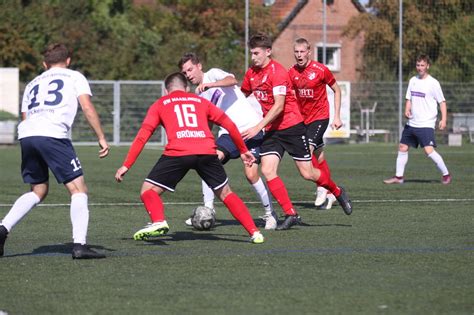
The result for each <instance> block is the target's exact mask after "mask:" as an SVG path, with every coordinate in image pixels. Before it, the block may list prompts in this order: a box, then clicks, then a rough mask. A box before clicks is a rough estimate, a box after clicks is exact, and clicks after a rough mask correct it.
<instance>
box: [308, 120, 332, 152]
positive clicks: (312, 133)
mask: <svg viewBox="0 0 474 315" xmlns="http://www.w3.org/2000/svg"><path fill="white" fill-rule="evenodd" d="M328 126H329V119H323V120H315V121H313V122H311V123H309V124H308V125H306V136H307V137H308V142H309V144H310V145H312V146H313V147H314V148H315V149H319V148H321V147H323V146H324V140H323V136H324V133H325V132H326V130H327V129H328Z"/></svg>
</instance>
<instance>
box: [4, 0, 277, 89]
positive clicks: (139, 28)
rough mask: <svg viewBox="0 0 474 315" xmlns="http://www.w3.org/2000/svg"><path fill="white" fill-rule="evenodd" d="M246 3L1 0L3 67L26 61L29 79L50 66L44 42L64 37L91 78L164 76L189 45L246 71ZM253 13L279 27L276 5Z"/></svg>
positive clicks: (270, 28) (262, 23)
mask: <svg viewBox="0 0 474 315" xmlns="http://www.w3.org/2000/svg"><path fill="white" fill-rule="evenodd" d="M244 10H245V6H244V3H243V1H238V0H232V1H231V0H229V1H220V0H207V1H204V0H155V1H154V2H153V3H152V4H149V5H137V4H133V1H132V0H63V1H59V0H30V1H27V0H23V1H21V0H0V20H1V21H2V23H0V67H19V68H20V76H21V79H22V80H25V81H26V80H29V79H31V78H32V77H34V76H35V75H37V74H38V73H39V72H41V71H42V66H41V61H42V56H41V52H42V50H43V49H44V48H45V46H46V45H47V44H48V43H51V42H53V41H58V42H64V43H65V44H67V45H68V46H69V48H70V49H71V50H72V51H73V64H72V66H73V68H75V69H78V70H80V71H82V72H83V73H84V74H86V76H88V77H89V78H90V79H96V80H99V79H100V80H107V79H108V80H158V79H163V78H164V76H165V75H166V74H168V73H170V72H172V71H177V70H178V69H177V62H178V59H179V58H180V56H181V55H182V54H183V53H185V52H188V51H194V52H196V53H197V54H198V55H200V57H201V59H202V61H203V63H205V64H209V65H210V66H212V67H214V66H215V67H222V68H224V69H226V70H228V71H230V72H233V73H235V74H236V75H237V76H242V75H243V72H244V66H243V63H244V58H245V56H244V54H245V42H244V37H245V22H244V16H245V12H244ZM250 17H251V21H250V31H251V32H253V31H255V32H256V31H265V32H268V33H270V34H274V32H275V31H276V27H275V23H274V22H273V21H272V19H271V16H270V14H269V9H268V8H264V7H263V6H258V5H251V9H250Z"/></svg>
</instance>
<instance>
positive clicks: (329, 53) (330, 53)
mask: <svg viewBox="0 0 474 315" xmlns="http://www.w3.org/2000/svg"><path fill="white" fill-rule="evenodd" d="M315 46H316V49H317V53H316V54H315V55H316V56H317V59H316V60H317V61H319V62H323V43H317V44H316V45H315ZM326 66H327V67H328V68H329V70H331V71H340V70H341V45H340V44H326Z"/></svg>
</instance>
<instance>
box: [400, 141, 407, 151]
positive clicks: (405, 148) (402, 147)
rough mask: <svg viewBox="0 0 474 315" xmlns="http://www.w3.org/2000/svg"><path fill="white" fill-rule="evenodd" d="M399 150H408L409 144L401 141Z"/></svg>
mask: <svg viewBox="0 0 474 315" xmlns="http://www.w3.org/2000/svg"><path fill="white" fill-rule="evenodd" d="M398 151H401V152H407V151H408V146H407V145H406V144H404V143H400V144H399V145H398Z"/></svg>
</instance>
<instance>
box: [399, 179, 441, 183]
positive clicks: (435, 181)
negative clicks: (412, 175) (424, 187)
mask: <svg viewBox="0 0 474 315" xmlns="http://www.w3.org/2000/svg"><path fill="white" fill-rule="evenodd" d="M439 182H440V180H439V179H405V180H404V183H405V184H406V183H415V184H426V183H436V184H438V183H439Z"/></svg>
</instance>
